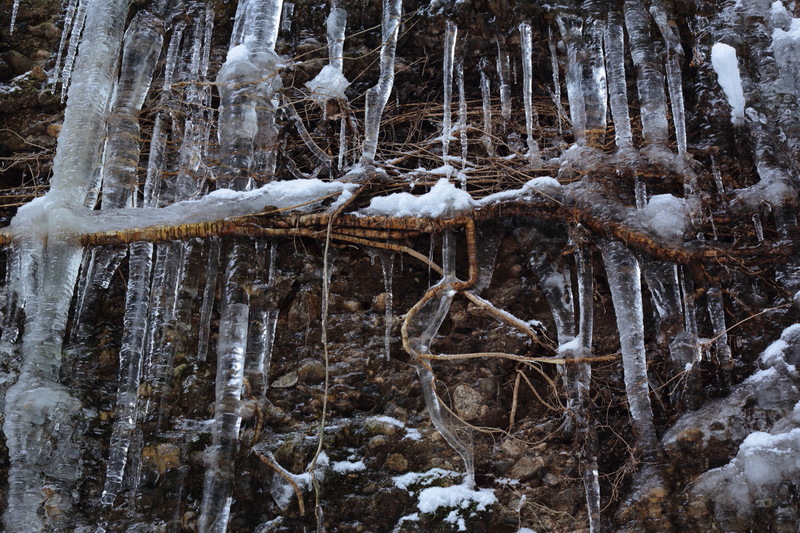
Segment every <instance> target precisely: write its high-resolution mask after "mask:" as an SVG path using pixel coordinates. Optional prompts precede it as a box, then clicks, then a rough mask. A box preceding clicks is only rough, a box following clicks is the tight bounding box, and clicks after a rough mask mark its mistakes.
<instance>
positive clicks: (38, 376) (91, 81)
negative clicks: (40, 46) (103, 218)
mask: <svg viewBox="0 0 800 533" xmlns="http://www.w3.org/2000/svg"><path fill="white" fill-rule="evenodd" d="M88 7H89V8H88V9H87V19H86V32H85V34H84V35H85V37H84V41H83V45H82V46H81V48H80V54H79V55H78V59H77V63H76V68H75V73H74V79H73V83H72V86H71V87H70V89H69V104H68V105H67V109H66V111H65V116H64V125H63V128H62V130H61V134H60V135H59V139H58V148H57V153H56V157H55V159H54V161H53V178H52V179H51V189H50V192H49V193H48V194H47V195H46V196H45V197H44V198H43V199H40V200H37V201H35V202H31V203H30V204H28V205H27V206H25V207H24V208H22V209H20V211H19V212H18V214H17V217H16V218H15V220H14V221H13V222H12V227H13V228H14V229H15V231H17V232H19V233H18V235H28V236H29V237H27V238H26V239H23V240H24V241H26V242H25V244H24V245H23V246H26V247H27V250H26V252H25V253H26V254H27V255H28V256H29V257H31V258H34V261H35V262H36V263H38V268H39V273H40V275H39V276H38V280H37V284H36V285H35V286H32V287H30V291H29V293H28V296H29V298H30V299H31V300H36V302H35V303H33V302H31V303H33V305H32V306H31V307H30V309H31V310H32V311H33V312H32V313H31V314H29V315H28V316H27V320H26V324H25V335H24V337H23V340H22V350H21V352H22V364H21V368H20V374H19V378H18V380H17V382H16V383H15V384H14V385H13V386H12V387H11V388H10V389H9V390H8V393H7V395H6V420H5V423H4V426H3V429H4V432H5V434H6V444H7V446H8V454H9V462H10V468H9V474H8V482H9V485H8V506H7V508H6V512H5V515H4V522H5V526H6V530H8V531H39V530H41V529H43V524H42V518H41V515H40V514H39V510H40V506H41V504H42V502H43V493H42V489H43V483H44V482H45V480H47V483H48V484H49V485H50V490H51V491H52V493H54V494H57V495H59V496H60V497H61V498H63V499H62V501H63V502H64V505H65V507H64V512H65V513H69V502H70V501H71V499H72V495H71V494H72V490H71V489H72V486H73V484H74V483H75V481H76V480H77V479H78V477H79V476H80V472H81V467H80V461H79V457H76V456H75V454H76V453H79V450H80V446H76V444H75V442H74V440H77V439H78V435H76V434H75V433H74V431H75V422H74V420H73V417H74V415H75V413H76V412H77V411H78V410H79V409H80V402H78V401H77V400H75V399H73V398H72V397H71V396H70V395H69V393H68V392H67V391H66V390H65V389H63V388H62V387H61V386H59V385H58V378H59V369H60V366H61V346H62V342H63V337H64V331H65V329H66V322H67V315H68V312H69V304H70V301H71V299H72V294H73V287H74V284H75V279H76V277H77V274H78V268H79V266H80V257H81V253H80V246H79V244H78V243H76V242H75V241H74V240H69V239H68V238H67V236H66V235H63V234H61V235H59V234H58V233H59V230H64V229H67V228H69V226H70V224H71V223H72V222H73V218H72V215H71V213H70V209H72V208H80V207H81V206H82V205H83V202H84V200H85V198H86V195H87V193H88V192H89V188H90V186H91V181H92V176H93V175H94V173H95V171H96V169H97V165H98V162H99V157H100V146H101V143H102V140H103V139H102V135H101V134H99V133H101V132H103V131H104V127H103V125H104V123H105V120H106V115H107V109H108V101H109V98H110V96H111V92H112V88H113V85H114V80H115V76H114V74H115V70H114V69H115V66H116V63H117V58H118V54H119V48H120V44H121V42H122V36H123V30H124V23H125V19H126V16H127V11H128V0H110V1H100V0H90V1H89V6H88ZM46 234H49V235H48V238H47V241H48V244H43V241H44V239H45V235H46Z"/></svg>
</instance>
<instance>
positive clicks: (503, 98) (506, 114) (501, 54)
mask: <svg viewBox="0 0 800 533" xmlns="http://www.w3.org/2000/svg"><path fill="white" fill-rule="evenodd" d="M496 42H497V79H498V80H499V82H500V116H501V117H503V129H504V130H505V129H506V128H508V125H509V122H510V121H511V85H510V79H511V65H510V64H511V60H510V58H509V57H508V50H504V49H503V48H502V47H501V45H500V41H499V40H497V41H496Z"/></svg>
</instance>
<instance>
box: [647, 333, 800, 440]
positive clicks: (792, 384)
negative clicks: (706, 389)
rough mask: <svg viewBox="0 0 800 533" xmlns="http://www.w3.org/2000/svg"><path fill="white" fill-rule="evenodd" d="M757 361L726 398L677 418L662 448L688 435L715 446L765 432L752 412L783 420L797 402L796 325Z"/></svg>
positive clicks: (799, 338) (799, 351)
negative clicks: (758, 432) (756, 366)
mask: <svg viewBox="0 0 800 533" xmlns="http://www.w3.org/2000/svg"><path fill="white" fill-rule="evenodd" d="M758 361H759V365H760V366H761V369H760V370H758V371H756V372H755V373H753V375H752V376H750V377H749V378H747V379H746V380H745V381H743V382H742V383H741V384H740V385H739V386H737V387H736V389H734V391H733V392H732V393H731V394H730V395H729V396H728V397H726V398H721V399H719V400H716V401H713V402H709V403H707V404H706V405H705V406H704V407H703V408H701V409H699V410H697V411H694V412H692V413H687V414H686V415H684V416H683V417H681V418H680V419H679V420H678V422H676V423H675V425H674V426H672V428H670V429H669V430H668V431H667V432H666V433H665V434H664V437H663V439H662V442H663V443H664V446H665V448H666V449H667V450H669V449H670V448H674V447H675V446H677V445H679V444H680V442H681V441H685V440H686V439H687V438H688V437H689V435H690V434H692V435H693V436H692V437H691V438H692V439H693V440H696V438H697V437H698V436H700V437H701V439H702V442H703V443H704V444H708V443H709V442H710V441H712V440H713V441H715V442H716V443H717V444H719V443H722V442H728V443H732V444H735V443H737V442H740V441H742V439H744V438H745V437H746V436H747V435H748V434H749V433H750V432H752V431H753V430H763V429H765V428H764V427H760V426H762V425H763V424H764V420H765V419H766V418H767V417H766V416H763V417H762V416H760V415H757V414H756V413H755V412H756V411H759V412H761V413H762V414H764V415H766V414H768V415H769V417H770V418H772V419H776V418H780V417H784V416H787V415H788V414H789V413H790V412H791V411H792V409H793V408H794V406H795V404H796V403H797V402H798V401H800V391H798V388H797V383H798V382H800V376H799V375H798V374H797V370H796V365H797V363H798V362H800V324H794V325H792V326H789V327H788V328H786V329H785V330H783V333H782V334H781V337H780V339H778V340H777V341H775V342H773V343H772V344H771V345H770V346H769V347H767V349H766V350H764V352H763V353H762V354H761V356H760V357H759V360H758ZM745 406H747V409H745ZM748 413H749V414H748ZM757 426H758V427H757ZM698 432H699V433H698Z"/></svg>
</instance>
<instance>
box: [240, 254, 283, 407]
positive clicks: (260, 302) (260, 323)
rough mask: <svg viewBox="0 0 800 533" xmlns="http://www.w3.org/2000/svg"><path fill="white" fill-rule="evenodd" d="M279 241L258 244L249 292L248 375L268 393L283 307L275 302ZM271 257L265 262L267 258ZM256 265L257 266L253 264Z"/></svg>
mask: <svg viewBox="0 0 800 533" xmlns="http://www.w3.org/2000/svg"><path fill="white" fill-rule="evenodd" d="M277 256H278V243H277V242H275V241H271V242H263V241H257V242H256V243H255V257H254V261H255V269H256V274H255V279H253V281H252V285H251V286H252V288H253V290H251V292H250V294H249V295H248V297H249V300H250V333H249V338H248V341H247V363H246V366H245V374H246V375H247V376H248V378H249V379H250V385H251V387H255V386H259V387H260V389H261V390H263V391H264V392H266V386H267V382H268V379H269V366H270V363H271V361H272V348H273V345H274V342H275V328H276V327H277V323H278V314H279V310H278V309H277V308H276V307H275V304H274V295H273V293H274V291H275V283H276V277H275V276H276V274H277V270H276V262H277ZM267 257H268V258H269V259H268V260H267V261H266V264H264V258H267ZM251 268H253V267H251Z"/></svg>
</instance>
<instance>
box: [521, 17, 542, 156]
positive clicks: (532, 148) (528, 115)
mask: <svg viewBox="0 0 800 533" xmlns="http://www.w3.org/2000/svg"><path fill="white" fill-rule="evenodd" d="M519 38H520V41H521V42H522V92H523V98H524V99H525V131H526V133H527V135H528V154H527V156H528V159H529V160H530V163H531V165H533V166H535V167H538V166H541V165H542V158H541V154H540V153H539V145H538V144H537V143H536V139H534V137H533V115H534V113H535V111H534V109H533V43H532V42H531V39H532V37H531V25H530V23H529V22H523V23H521V24H520V25H519Z"/></svg>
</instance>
